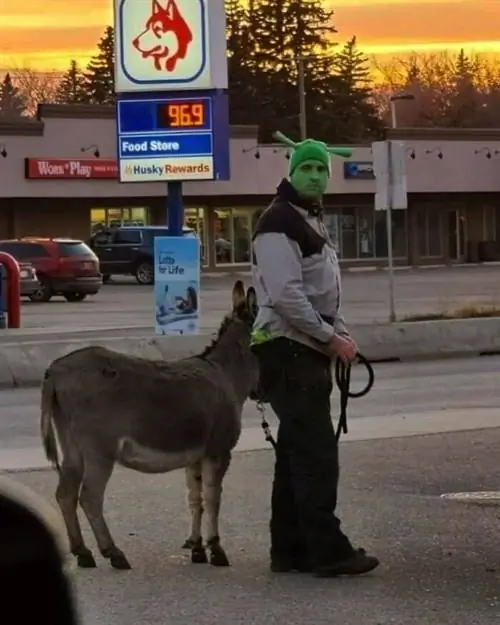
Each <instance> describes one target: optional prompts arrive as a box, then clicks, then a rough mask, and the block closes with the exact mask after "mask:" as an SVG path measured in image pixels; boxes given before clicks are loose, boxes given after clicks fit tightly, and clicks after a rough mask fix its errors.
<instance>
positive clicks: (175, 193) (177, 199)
mask: <svg viewBox="0 0 500 625" xmlns="http://www.w3.org/2000/svg"><path fill="white" fill-rule="evenodd" d="M166 221H167V224H168V232H169V235H170V236H172V237H180V236H182V231H183V228H184V204H183V199H182V182H168V183H167V220H166Z"/></svg>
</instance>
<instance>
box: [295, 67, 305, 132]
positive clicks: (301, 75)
mask: <svg viewBox="0 0 500 625" xmlns="http://www.w3.org/2000/svg"><path fill="white" fill-rule="evenodd" d="M304 60H305V59H304V57H303V56H299V57H297V66H298V70H299V121H300V139H301V141H303V140H304V139H306V138H307V114H306V80H305V71H304Z"/></svg>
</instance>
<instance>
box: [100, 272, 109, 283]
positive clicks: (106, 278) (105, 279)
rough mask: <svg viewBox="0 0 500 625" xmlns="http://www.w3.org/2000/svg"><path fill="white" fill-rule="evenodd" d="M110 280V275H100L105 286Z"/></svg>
mask: <svg viewBox="0 0 500 625" xmlns="http://www.w3.org/2000/svg"><path fill="white" fill-rule="evenodd" d="M110 280H111V274H109V273H103V274H102V283H103V284H107V283H108V282H109V281H110Z"/></svg>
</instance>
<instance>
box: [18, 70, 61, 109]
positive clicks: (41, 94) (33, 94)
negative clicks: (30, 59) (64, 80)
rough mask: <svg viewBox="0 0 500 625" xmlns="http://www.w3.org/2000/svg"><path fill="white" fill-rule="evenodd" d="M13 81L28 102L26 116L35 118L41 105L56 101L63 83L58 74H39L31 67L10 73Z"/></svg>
mask: <svg viewBox="0 0 500 625" xmlns="http://www.w3.org/2000/svg"><path fill="white" fill-rule="evenodd" d="M10 74H11V76H12V81H13V83H14V84H15V86H16V87H17V89H18V90H19V93H21V94H22V96H23V99H24V101H25V102H26V114H27V115H29V116H32V117H33V116H35V115H36V110H37V107H38V105H39V104H44V103H45V104H51V103H53V102H55V101H56V95H57V90H58V87H59V83H60V81H61V75H60V74H59V73H58V72H38V71H36V70H34V69H31V68H29V67H21V68H14V69H12V70H11V71H10Z"/></svg>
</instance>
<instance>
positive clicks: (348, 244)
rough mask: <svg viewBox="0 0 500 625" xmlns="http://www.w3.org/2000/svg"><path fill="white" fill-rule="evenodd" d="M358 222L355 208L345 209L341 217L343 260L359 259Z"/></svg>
mask: <svg viewBox="0 0 500 625" xmlns="http://www.w3.org/2000/svg"><path fill="white" fill-rule="evenodd" d="M356 222H357V220H356V209H355V208H343V209H342V213H341V215H340V232H341V241H342V245H341V253H342V258H345V259H349V258H358V246H357V232H356V231H357V227H356V226H357V223H356Z"/></svg>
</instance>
